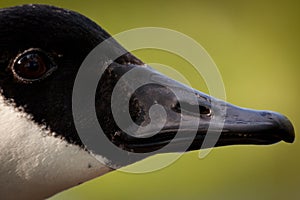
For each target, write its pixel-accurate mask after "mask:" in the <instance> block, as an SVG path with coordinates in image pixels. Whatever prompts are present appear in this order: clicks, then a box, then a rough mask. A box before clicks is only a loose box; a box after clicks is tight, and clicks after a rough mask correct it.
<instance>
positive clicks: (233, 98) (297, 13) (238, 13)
mask: <svg viewBox="0 0 300 200" xmlns="http://www.w3.org/2000/svg"><path fill="white" fill-rule="evenodd" d="M25 3H43V4H51V5H56V6H59V7H64V8H68V9H71V10H75V11H78V12H80V13H82V14H84V15H86V16H88V17H89V18H91V19H93V20H94V21H96V22H97V23H98V24H101V26H102V27H103V28H104V29H106V30H107V31H108V32H109V33H111V34H116V33H119V32H122V31H125V30H127V29H131V28H137V27H145V26H157V27H164V28H170V29H174V30H177V31H180V32H182V33H184V34H186V35H188V36H190V37H192V38H194V39H195V40H196V41H197V42H199V43H200V44H201V45H202V46H203V47H204V48H205V49H206V50H207V51H208V52H209V54H210V55H211V57H212V58H213V60H214V61H215V63H216V64H217V66H218V67H219V70H220V73H221V75H222V77H223V80H224V85H225V88H226V93H227V101H229V102H231V103H234V104H236V105H240V106H244V107H250V108H255V109H267V110H274V111H277V112H281V113H283V114H285V115H286V116H288V117H289V118H290V119H291V121H292V122H293V124H294V125H295V129H296V134H297V136H298V134H299V131H300V130H299V127H300V105H299V104H300V100H299V99H300V93H299V92H300V91H299V86H300V78H299V75H300V74H299V73H300V65H299V63H300V61H299V58H300V2H299V1H296V0H295V1H293V0H280V1H279V0H273V1H272V0H251V1H250V0H248V1H243V0H227V1H223V0H210V1H201V0H199V1H196V0H195V1H189V0H185V1H178V0H172V1H156V0H152V1H142V0H140V1H137V0H136V1H130V0H127V1H115V0H110V1H108V0H107V1H82V0H64V1H57V0H55V1H54V0H52V1H51V0H48V1H43V0H40V1H27V0H23V1H15V0H10V1H8V0H6V1H3V0H2V1H1V2H0V7H7V6H13V5H20V4H25ZM134 53H135V54H136V55H137V56H139V57H140V58H141V59H142V60H144V61H145V62H148V63H149V62H156V63H162V64H166V65H169V66H173V67H174V68H176V69H177V70H179V71H180V72H181V73H182V74H183V75H184V76H185V77H186V78H187V79H188V80H189V81H190V82H191V84H192V86H193V87H195V88H197V89H199V90H202V91H204V92H207V88H206V85H205V83H204V82H203V80H202V79H201V77H198V76H197V75H195V73H194V72H193V71H192V70H189V69H190V68H191V67H190V66H189V64H188V63H187V62H185V61H184V60H182V59H180V58H179V57H178V56H174V55H172V54H169V53H166V52H162V51H154V50H144V51H138V52H134ZM198 154H199V152H197V151H196V152H192V153H187V154H185V155H184V156H182V157H181V158H180V159H179V160H177V161H176V162H175V163H174V164H172V165H170V166H168V167H166V168H164V169H162V170H159V171H155V172H151V173H146V174H128V173H124V172H118V171H115V172H112V173H110V174H108V175H105V176H102V177H99V178H97V179H94V180H92V181H89V182H87V183H84V184H82V185H80V186H78V187H75V188H72V189H69V190H67V191H65V192H62V193H60V194H58V195H56V196H54V197H52V198H50V200H66V199H72V200H76V199H131V200H135V199H144V200H148V199H149V200H150V199H151V200H152V199H164V200H177V199H189V200H192V199H195V200H196V199H263V200H268V199H270V200H271V199H272V200H274V199H285V198H288V199H299V198H300V162H299V159H300V146H299V137H296V141H295V142H294V143H293V144H286V143H283V142H281V143H278V144H275V145H272V146H232V147H222V148H216V149H214V150H213V151H212V152H211V153H210V154H209V156H207V157H205V158H204V159H199V158H198ZM168 156H169V155H159V156H155V157H152V158H149V159H147V160H146V161H144V162H142V163H138V164H136V165H141V166H142V165H147V164H149V163H151V162H159V161H160V160H161V159H165V158H167V157H168ZM66 167H72V166H66ZM37 190H38V188H37Z"/></svg>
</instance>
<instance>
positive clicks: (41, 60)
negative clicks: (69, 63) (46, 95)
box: [12, 49, 56, 82]
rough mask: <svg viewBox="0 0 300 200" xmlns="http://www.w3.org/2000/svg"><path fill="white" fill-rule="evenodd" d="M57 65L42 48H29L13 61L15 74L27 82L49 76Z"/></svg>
mask: <svg viewBox="0 0 300 200" xmlns="http://www.w3.org/2000/svg"><path fill="white" fill-rule="evenodd" d="M55 68H56V65H55V64H54V62H53V61H52V59H51V58H50V57H49V56H48V55H47V54H46V53H44V52H43V51H42V50H40V49H29V50H26V51H25V52H23V53H21V54H19V55H18V56H17V57H16V58H15V60H14V61H13V63H12V71H13V74H14V76H15V77H16V78H17V79H19V80H21V81H25V82H33V81H36V80H41V79H43V78H45V77H47V76H49V75H50V74H51V73H52V72H53V70H54V69H55Z"/></svg>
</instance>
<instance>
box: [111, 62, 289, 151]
mask: <svg viewBox="0 0 300 200" xmlns="http://www.w3.org/2000/svg"><path fill="white" fill-rule="evenodd" d="M121 69H124V68H123V67H113V70H112V71H116V72H117V73H116V74H119V73H118V72H120V71H123V72H124V70H121ZM132 69H134V71H136V72H135V73H136V74H134V73H133V75H134V76H133V77H135V78H132V79H131V81H134V82H135V83H136V82H139V78H138V77H143V81H140V84H141V86H140V87H138V88H137V89H135V91H134V92H133V93H132V95H128V96H130V97H128V98H129V99H128V101H126V100H124V101H123V99H124V94H120V95H121V96H120V97H117V98H119V99H122V101H120V102H119V104H118V109H117V112H118V116H119V118H120V119H121V121H122V123H123V124H122V127H123V128H124V127H125V129H126V130H122V131H120V132H118V134H115V136H114V137H113V138H112V140H113V142H114V143H115V144H116V145H117V146H120V147H122V148H123V149H126V150H128V151H130V152H137V153H141V152H142V153H148V152H152V151H156V150H161V149H163V150H162V151H161V152H174V151H180V152H182V151H189V150H196V149H200V148H209V147H214V146H225V145H239V144H249V145H250V144H256V145H266V144H273V143H276V142H279V141H282V140H283V141H285V142H288V143H292V142H293V141H294V138H295V133H294V128H293V125H292V124H291V122H290V121H289V120H288V119H287V118H286V117H285V116H283V115H281V114H279V113H275V112H271V111H258V110H250V109H245V108H240V107H237V106H234V105H232V104H229V103H227V102H224V101H221V100H218V99H215V98H213V97H210V96H208V95H206V94H204V93H202V92H199V91H196V90H194V89H192V88H190V87H187V86H185V85H183V84H180V83H178V82H176V81H174V80H172V79H170V78H168V77H166V76H164V75H162V74H160V73H158V72H156V71H155V70H153V69H151V68H150V67H134V66H133V67H132ZM126 71H127V70H126ZM123 72H122V73H121V74H124V73H123ZM122 81H123V83H121V84H120V85H123V86H125V85H126V87H127V89H128V87H130V80H122ZM122 81H121V82H122ZM142 83H143V84H142ZM145 83H147V84H145ZM129 90H130V89H129ZM129 93H130V92H129ZM122 95H123V96H122ZM125 96H126V95H125ZM125 98H126V97H125ZM122 102H124V105H122ZM128 102H129V113H130V117H131V119H129V120H127V119H128V117H127V116H125V115H123V114H125V113H126V112H125V111H124V109H122V107H126V106H127V107H128ZM130 117H129V118H130ZM131 120H132V121H131ZM119 121H120V120H119ZM133 124H134V126H133Z"/></svg>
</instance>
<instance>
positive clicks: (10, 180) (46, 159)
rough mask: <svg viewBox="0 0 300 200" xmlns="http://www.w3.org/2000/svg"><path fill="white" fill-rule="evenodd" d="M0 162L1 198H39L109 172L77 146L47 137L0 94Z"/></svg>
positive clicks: (40, 128)
mask: <svg viewBox="0 0 300 200" xmlns="http://www.w3.org/2000/svg"><path fill="white" fill-rule="evenodd" d="M104 160H105V159H103V161H104ZM0 163H1V164H0V185H1V187H0V194H1V199H43V198H46V197H49V196H51V195H54V194H56V193H58V192H60V191H62V190H64V189H67V188H70V187H73V186H76V185H78V184H80V183H83V182H85V181H87V180H89V179H92V178H95V177H98V176H100V175H103V174H105V173H107V172H109V171H111V169H110V168H109V167H107V166H105V165H103V164H101V163H100V162H99V161H98V160H96V159H95V158H94V157H93V156H92V155H90V154H89V153H88V152H87V151H85V150H83V149H82V148H80V147H79V146H76V145H72V144H69V143H67V142H66V141H65V140H63V139H61V138H57V137H54V136H51V134H50V133H49V131H48V133H47V131H46V130H45V129H44V128H43V127H41V126H39V125H37V124H36V123H34V122H33V121H32V120H31V117H30V116H29V115H27V114H26V113H24V112H22V111H21V110H20V109H17V108H15V107H14V105H13V104H9V103H6V102H5V100H4V99H3V97H2V96H1V95H0Z"/></svg>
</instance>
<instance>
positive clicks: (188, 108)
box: [172, 102, 212, 117]
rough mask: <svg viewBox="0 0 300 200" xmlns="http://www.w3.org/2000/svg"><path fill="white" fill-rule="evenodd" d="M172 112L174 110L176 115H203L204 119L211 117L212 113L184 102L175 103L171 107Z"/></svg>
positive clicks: (208, 109)
mask: <svg viewBox="0 0 300 200" xmlns="http://www.w3.org/2000/svg"><path fill="white" fill-rule="evenodd" d="M172 110H174V111H175V112H177V113H182V112H185V113H190V114H193V115H195V114H196V115H199V112H200V115H205V116H206V117H210V116H211V115H212V111H211V109H210V108H208V107H206V106H202V105H192V104H189V103H185V102H181V103H179V102H177V103H176V104H174V105H173V107H172Z"/></svg>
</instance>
